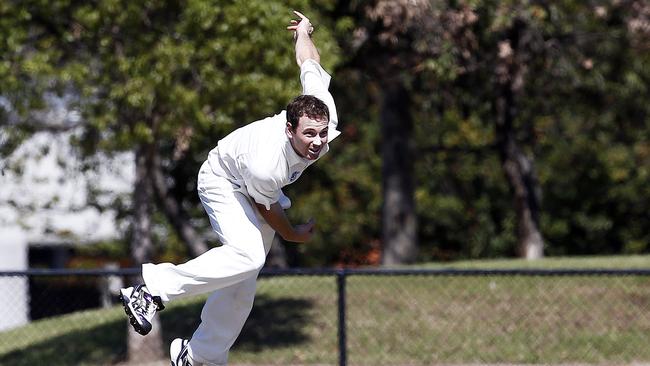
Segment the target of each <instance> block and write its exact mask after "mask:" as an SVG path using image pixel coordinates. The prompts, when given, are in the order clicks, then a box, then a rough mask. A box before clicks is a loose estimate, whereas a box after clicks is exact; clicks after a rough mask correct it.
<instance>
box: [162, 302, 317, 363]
mask: <svg viewBox="0 0 650 366" xmlns="http://www.w3.org/2000/svg"><path fill="white" fill-rule="evenodd" d="M202 307H203V302H200V303H193V304H188V305H185V306H182V307H177V308H173V309H169V311H168V310H165V311H163V312H161V313H160V314H161V315H160V319H161V322H162V324H163V329H164V332H163V333H164V335H163V338H164V341H165V344H169V343H170V342H171V341H172V340H173V339H174V338H177V337H183V338H190V337H191V336H192V333H194V330H195V329H196V327H198V325H199V323H200V322H201V319H200V317H201V309H202ZM312 307H313V304H312V303H311V302H310V301H308V300H304V299H295V298H270V297H268V296H264V295H260V296H257V297H256V298H255V304H254V305H253V310H252V311H251V314H250V316H249V318H248V320H247V321H246V324H244V328H243V329H242V332H241V334H240V336H239V338H238V339H237V342H236V343H235V346H234V348H236V349H237V350H239V351H245V352H260V351H263V350H264V349H268V348H274V347H286V346H290V345H297V344H300V343H304V342H307V341H308V339H307V338H308V337H307V335H306V334H307V331H306V329H307V328H308V327H309V325H310V324H309V316H308V315H307V314H308V312H309V310H310V309H311V308H312Z"/></svg>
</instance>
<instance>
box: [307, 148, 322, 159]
mask: <svg viewBox="0 0 650 366" xmlns="http://www.w3.org/2000/svg"><path fill="white" fill-rule="evenodd" d="M320 150H321V149H316V150H315V149H308V150H307V155H309V156H310V157H311V156H313V157H318V154H319V153H320Z"/></svg>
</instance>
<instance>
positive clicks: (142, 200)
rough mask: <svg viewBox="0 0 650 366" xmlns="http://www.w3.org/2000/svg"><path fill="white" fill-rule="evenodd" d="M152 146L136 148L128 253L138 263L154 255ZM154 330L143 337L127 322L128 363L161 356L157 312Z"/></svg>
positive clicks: (162, 354) (145, 261)
mask: <svg viewBox="0 0 650 366" xmlns="http://www.w3.org/2000/svg"><path fill="white" fill-rule="evenodd" d="M154 149H155V147H154V146H153V145H150V144H146V145H141V146H139V147H137V149H136V151H135V187H134V190H133V238H132V242H131V257H132V258H133V260H134V261H135V264H136V265H137V266H140V265H142V264H143V263H147V262H150V261H151V260H152V258H153V240H152V237H151V230H152V222H151V217H152V206H153V198H154V197H153V189H152V184H151V180H150V179H149V177H150V171H151V157H152V156H153V155H152V154H153V151H154ZM152 325H153V330H152V331H151V333H150V334H149V335H147V336H146V337H142V336H141V335H139V334H137V333H136V332H135V331H134V330H133V328H132V327H131V326H130V325H129V326H127V328H128V335H127V353H128V358H129V362H131V363H135V364H138V363H147V362H151V360H158V359H162V358H163V357H164V354H165V353H164V351H163V346H162V333H161V331H160V322H159V320H158V316H156V317H155V318H154V320H153V323H152Z"/></svg>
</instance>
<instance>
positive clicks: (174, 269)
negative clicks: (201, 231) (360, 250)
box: [142, 161, 275, 365]
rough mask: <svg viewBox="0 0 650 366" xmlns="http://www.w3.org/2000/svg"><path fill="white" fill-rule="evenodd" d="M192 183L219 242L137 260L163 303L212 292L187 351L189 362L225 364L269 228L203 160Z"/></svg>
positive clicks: (249, 305)
mask: <svg viewBox="0 0 650 366" xmlns="http://www.w3.org/2000/svg"><path fill="white" fill-rule="evenodd" d="M197 187H198V192H199V198H200V199H201V203H202V204H203V207H204V208H205V211H206V212H207V214H208V217H209V218H210V223H211V225H212V229H213V230H214V231H215V232H216V233H217V235H218V237H219V240H220V241H221V243H222V246H220V247H216V248H213V249H210V250H209V251H207V252H205V253H204V254H202V255H200V256H198V257H196V258H194V259H192V260H190V261H188V262H186V263H184V264H180V265H174V264H171V263H160V264H151V263H147V264H143V265H142V277H143V278H144V281H145V284H146V285H147V288H148V289H149V291H150V292H151V293H152V294H153V295H157V296H160V297H161V299H162V300H163V301H165V302H167V301H171V300H174V299H179V298H183V297H188V296H192V295H197V294H204V293H209V292H212V294H211V295H210V296H209V298H208V299H207V301H206V303H205V305H204V306H203V310H202V311H201V324H200V325H199V327H198V328H197V329H196V331H195V332H194V335H192V339H191V340H190V345H189V347H190V351H189V352H190V356H191V358H192V359H193V360H194V361H195V362H199V363H204V364H207V365H226V364H227V362H228V351H229V350H230V347H231V346H232V345H233V343H234V342H235V339H236V338H237V336H238V335H239V333H240V332H241V329H242V327H243V326H244V323H245V322H246V319H247V318H248V315H249V313H250V311H251V309H252V307H253V299H254V297H255V290H256V280H257V275H258V273H259V271H260V269H262V266H263V265H264V262H265V260H266V255H267V253H268V252H269V250H270V249H271V244H272V243H273V237H274V235H275V231H274V230H273V229H272V228H271V227H270V226H269V225H268V224H267V223H266V222H265V221H264V219H263V218H262V217H261V216H259V213H258V211H257V209H256V208H255V207H254V206H253V204H252V202H251V200H250V198H249V197H248V196H247V195H245V194H243V193H241V192H240V191H239V190H238V187H237V186H236V185H233V183H231V182H230V181H228V180H227V179H225V178H223V177H220V176H218V175H216V174H214V173H213V171H212V169H211V168H210V164H209V163H208V162H207V161H206V162H205V163H203V165H202V166H201V169H200V171H199V176H198V182H197Z"/></svg>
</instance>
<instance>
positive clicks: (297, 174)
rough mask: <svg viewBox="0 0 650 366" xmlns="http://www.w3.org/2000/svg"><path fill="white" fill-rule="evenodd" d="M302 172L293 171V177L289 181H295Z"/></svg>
mask: <svg viewBox="0 0 650 366" xmlns="http://www.w3.org/2000/svg"><path fill="white" fill-rule="evenodd" d="M300 173H301V172H293V173H291V178H289V182H293V181H294V180H296V179H297V178H298V177H299V176H300Z"/></svg>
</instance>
